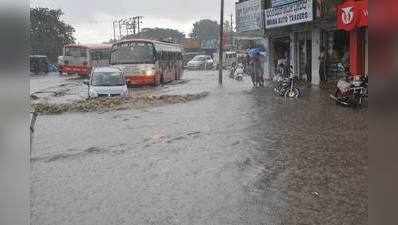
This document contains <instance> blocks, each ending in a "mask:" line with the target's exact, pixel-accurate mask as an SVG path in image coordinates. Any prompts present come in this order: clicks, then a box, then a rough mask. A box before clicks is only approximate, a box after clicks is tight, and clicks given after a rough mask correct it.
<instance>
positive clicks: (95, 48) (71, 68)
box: [59, 44, 112, 76]
mask: <svg viewBox="0 0 398 225" xmlns="http://www.w3.org/2000/svg"><path fill="white" fill-rule="evenodd" d="M111 47H112V45H111V44H98V45H75V44H72V45H66V46H65V47H64V51H63V55H62V57H61V59H60V62H59V63H60V65H59V72H60V73H67V74H79V75H80V76H88V75H89V74H90V72H91V69H92V68H93V67H98V66H107V65H109V59H110V51H111Z"/></svg>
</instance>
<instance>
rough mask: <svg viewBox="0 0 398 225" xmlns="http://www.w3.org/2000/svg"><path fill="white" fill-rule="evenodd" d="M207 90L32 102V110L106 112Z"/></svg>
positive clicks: (190, 96)
mask: <svg viewBox="0 0 398 225" xmlns="http://www.w3.org/2000/svg"><path fill="white" fill-rule="evenodd" d="M208 94H209V93H208V92H202V93H199V94H187V95H160V96H155V95H138V96H132V97H128V98H118V97H115V98H96V99H86V100H80V101H77V102H74V103H65V104H51V103H34V104H32V106H33V108H34V110H35V111H36V112H38V113H40V114H60V113H66V112H106V111H115V110H116V111H119V110H126V109H137V108H145V107H150V106H161V105H167V104H178V103H185V102H189V101H194V100H198V99H201V98H204V97H206V96H208Z"/></svg>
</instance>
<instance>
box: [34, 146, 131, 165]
mask: <svg viewBox="0 0 398 225" xmlns="http://www.w3.org/2000/svg"><path fill="white" fill-rule="evenodd" d="M125 146H126V145H118V146H109V147H107V148H99V147H90V148H87V149H84V150H82V151H76V150H71V149H69V150H67V152H62V153H57V154H52V155H44V156H38V157H32V158H31V159H30V161H31V162H46V163H51V162H55V161H59V160H71V159H77V158H81V157H86V156H89V155H96V154H104V153H109V154H112V155H121V154H124V153H126V152H127V149H126V148H123V147H125Z"/></svg>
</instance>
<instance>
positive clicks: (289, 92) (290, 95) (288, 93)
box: [285, 88, 300, 98]
mask: <svg viewBox="0 0 398 225" xmlns="http://www.w3.org/2000/svg"><path fill="white" fill-rule="evenodd" d="M299 96H300V91H299V89H298V88H293V89H288V90H287V91H286V92H285V97H288V98H298V97H299Z"/></svg>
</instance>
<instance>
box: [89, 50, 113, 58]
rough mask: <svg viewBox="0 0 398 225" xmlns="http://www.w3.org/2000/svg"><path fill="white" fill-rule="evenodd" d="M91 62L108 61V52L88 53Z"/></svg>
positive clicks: (96, 51)
mask: <svg viewBox="0 0 398 225" xmlns="http://www.w3.org/2000/svg"><path fill="white" fill-rule="evenodd" d="M90 57H91V60H109V58H110V50H107V49H96V50H91V51H90Z"/></svg>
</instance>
